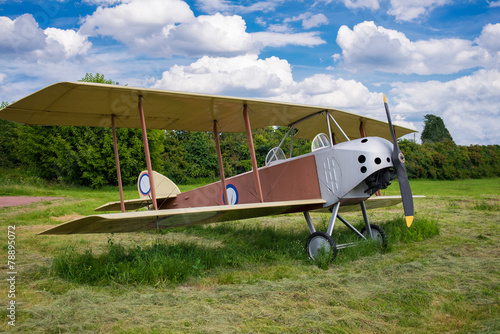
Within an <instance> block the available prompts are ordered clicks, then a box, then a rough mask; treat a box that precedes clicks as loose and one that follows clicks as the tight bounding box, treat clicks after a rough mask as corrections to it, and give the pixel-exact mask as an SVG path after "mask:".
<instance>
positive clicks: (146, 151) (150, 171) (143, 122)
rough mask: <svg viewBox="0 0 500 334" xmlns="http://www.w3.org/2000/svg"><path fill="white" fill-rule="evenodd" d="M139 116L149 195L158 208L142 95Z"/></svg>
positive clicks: (156, 208)
mask: <svg viewBox="0 0 500 334" xmlns="http://www.w3.org/2000/svg"><path fill="white" fill-rule="evenodd" d="M139 116H140V118H141V129H142V142H143V143H144V154H145V155H146V166H147V167H148V175H149V186H150V187H151V197H152V200H153V206H154V208H155V210H158V203H156V188H155V183H154V177H153V168H152V167H151V156H150V154H149V144H148V133H147V132H146V120H145V119H144V109H143V107H142V95H139Z"/></svg>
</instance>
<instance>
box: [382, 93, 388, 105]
mask: <svg viewBox="0 0 500 334" xmlns="http://www.w3.org/2000/svg"><path fill="white" fill-rule="evenodd" d="M383 95H384V103H387V99H386V98H385V94H383Z"/></svg>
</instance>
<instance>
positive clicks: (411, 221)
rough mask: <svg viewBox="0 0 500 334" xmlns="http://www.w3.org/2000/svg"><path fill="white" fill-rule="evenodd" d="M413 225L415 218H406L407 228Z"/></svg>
mask: <svg viewBox="0 0 500 334" xmlns="http://www.w3.org/2000/svg"><path fill="white" fill-rule="evenodd" d="M411 223H413V216H406V226H408V227H410V226H411Z"/></svg>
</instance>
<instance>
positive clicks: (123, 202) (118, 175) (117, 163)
mask: <svg viewBox="0 0 500 334" xmlns="http://www.w3.org/2000/svg"><path fill="white" fill-rule="evenodd" d="M111 128H112V129H113V147H114V151H115V162H116V177H117V178H118V189H119V191H120V208H121V210H122V212H125V200H124V199H123V184H122V172H121V170H120V156H119V155H118V140H117V139H116V126H115V115H111Z"/></svg>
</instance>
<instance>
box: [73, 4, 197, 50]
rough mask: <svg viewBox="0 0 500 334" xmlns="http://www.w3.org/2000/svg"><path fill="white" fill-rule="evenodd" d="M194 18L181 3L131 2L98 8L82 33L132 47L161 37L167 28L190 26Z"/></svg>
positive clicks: (84, 22) (85, 23) (87, 20)
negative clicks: (108, 37)
mask: <svg viewBox="0 0 500 334" xmlns="http://www.w3.org/2000/svg"><path fill="white" fill-rule="evenodd" d="M192 20H194V14H193V12H192V11H191V9H190V8H189V6H188V5H187V4H186V3H185V2H183V1H180V0H166V1H158V0H144V1H130V2H128V3H122V4H119V5H117V6H115V7H99V8H97V9H96V11H95V12H94V13H92V14H91V15H89V16H87V17H85V18H84V19H83V24H82V26H81V28H80V30H81V31H82V32H83V33H84V34H87V35H102V36H112V37H113V38H115V39H116V40H118V41H121V42H123V43H125V44H126V45H129V46H137V45H140V44H141V40H142V39H144V38H148V37H149V38H151V37H152V36H154V35H155V34H161V33H162V29H163V28H164V27H168V26H172V25H175V24H179V23H185V22H191V21H192Z"/></svg>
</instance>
